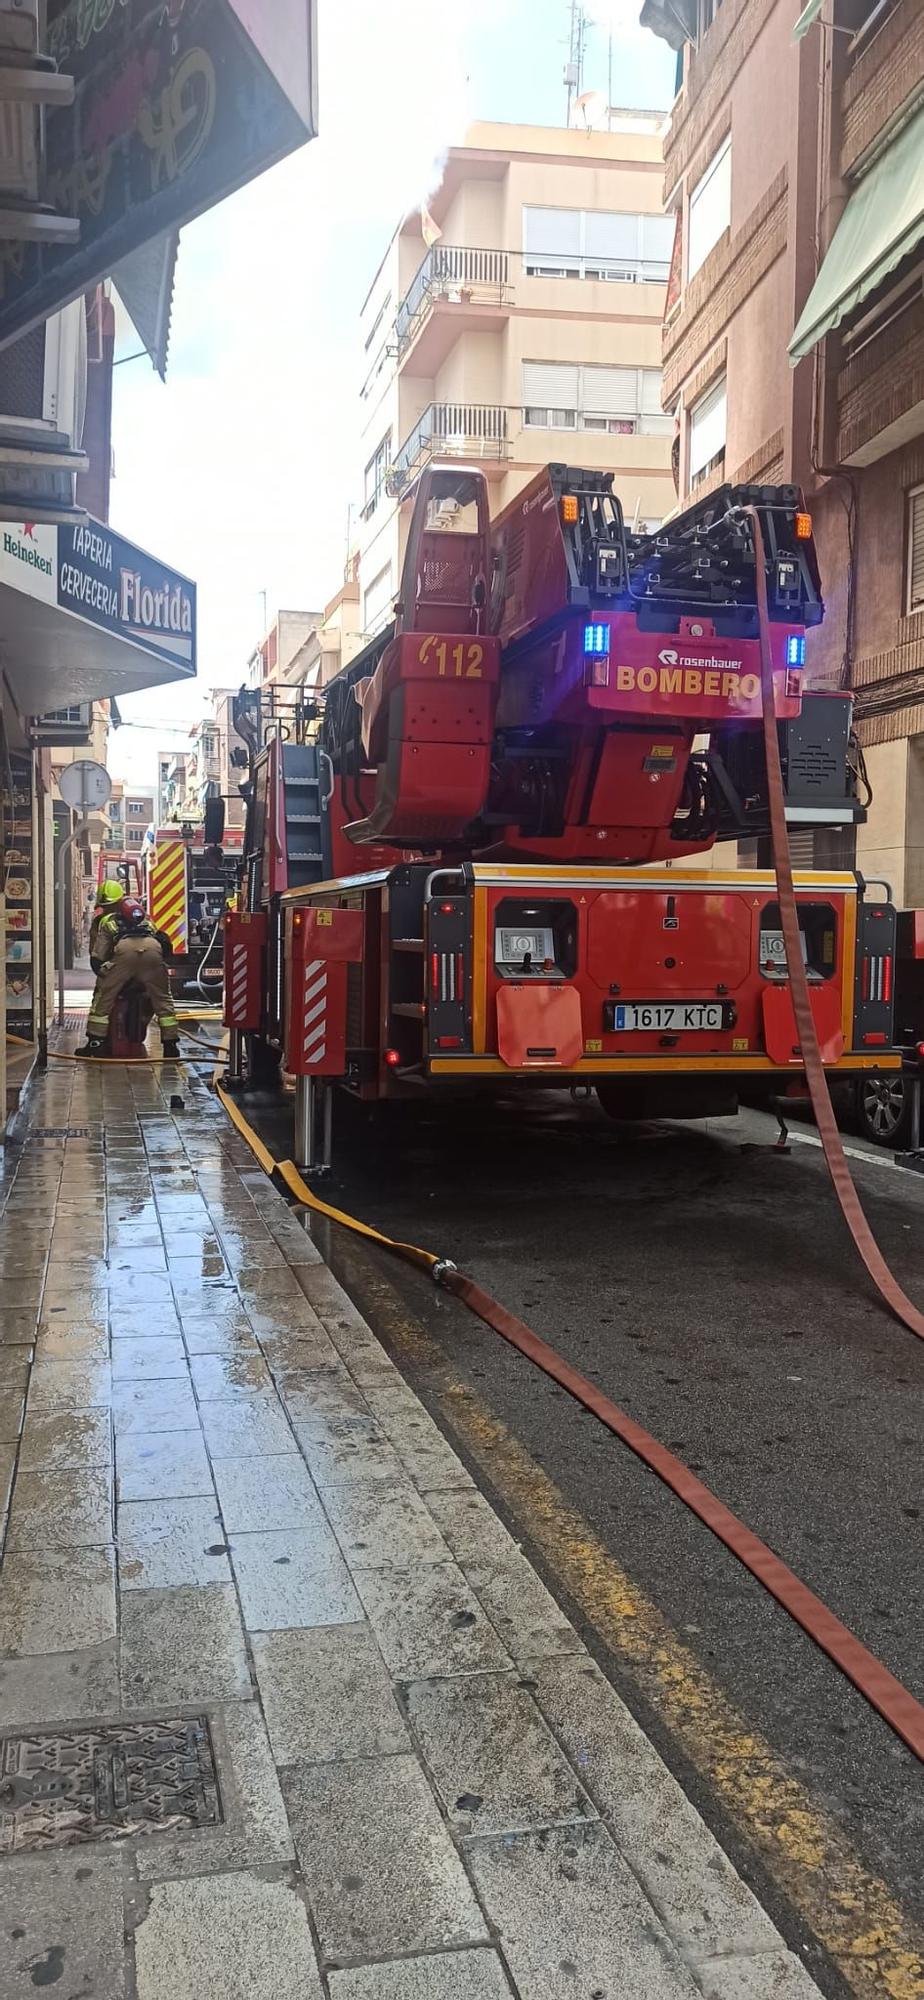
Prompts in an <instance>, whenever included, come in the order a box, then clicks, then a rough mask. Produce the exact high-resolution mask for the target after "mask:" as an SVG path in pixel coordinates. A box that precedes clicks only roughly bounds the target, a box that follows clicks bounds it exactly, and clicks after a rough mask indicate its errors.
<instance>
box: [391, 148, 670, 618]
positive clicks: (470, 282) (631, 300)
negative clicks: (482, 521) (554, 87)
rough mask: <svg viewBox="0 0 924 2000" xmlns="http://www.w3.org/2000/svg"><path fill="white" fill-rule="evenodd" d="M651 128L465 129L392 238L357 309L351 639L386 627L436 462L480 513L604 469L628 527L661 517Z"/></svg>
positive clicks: (658, 232) (660, 307)
mask: <svg viewBox="0 0 924 2000" xmlns="http://www.w3.org/2000/svg"><path fill="white" fill-rule="evenodd" d="M660 122H661V121H660V119H659V117H658V116H657V115H655V114H652V115H651V117H650V118H647V119H646V118H644V117H639V115H638V114H626V116H625V118H624V119H621V118H620V114H619V113H615V112H614V113H613V114H612V120H611V123H612V129H611V130H610V131H607V132H596V131H586V132H579V131H573V130H559V129H557V128H553V127H547V126H528V125H499V124H497V125H495V124H479V125H474V126H472V128H471V129H470V131H469V133H468V134H467V136H466V140H465V144H464V145H462V146H453V147H451V148H450V149H449V152H448V153H447V155H446V160H445V164H444V167H443V172H442V178H441V180H440V184H439V186H438V187H437V188H436V190H435V191H434V192H433V193H432V194H431V195H430V196H429V199H428V203H427V207H426V208H425V209H424V210H422V211H415V212H414V213H413V214H411V215H409V216H407V217H406V218H405V220H404V221H403V222H402V223H401V224H400V226H399V228H398V229H397V230H396V232H395V235H394V236H393V238H392V240H391V243H390V244H389V246H388V249H387V251H386V253H385V256H384V258H383V260H382V263H381V265H380V267H379V269H378V271H377V272H376V275H375V277H374V279H373V281H372V285H371V286H370V289H369V294H368V297H367V298H366V301H365V304H364V307H363V311H362V338H363V380H362V386H361V402H362V419H361V421H362V439H363V467H364V484H363V505H362V512H361V519H360V534H359V590H360V597H359V620H360V630H361V632H362V634H363V637H364V638H369V637H371V636H373V635H374V633H375V632H376V631H377V630H378V629H379V628H380V627H381V626H382V625H383V624H385V623H387V620H388V618H389V616H390V614H391V607H392V602H393V599H394V596H395V592H396V590H397V587H398V580H399V577H400V573H401V563H402V561H403V557H404V548H405V543H406V539H407V529H408V523H409V520H410V513H411V503H412V500H413V494H414V487H415V482H416V479H417V477H418V475H419V474H420V472H421V470H422V469H423V467H424V466H425V465H426V464H427V463H428V462H429V461H430V460H431V459H432V458H437V457H438V458H440V459H445V458H447V457H452V458H459V459H461V460H464V461H465V463H467V464H474V465H478V466H480V467H481V468H482V469H483V470H484V471H485V472H486V474H487V476H488V479H489V481H490V490H491V504H492V512H493V513H499V512H500V511H501V510H502V509H503V508H504V507H505V506H506V505H507V503H508V501H509V500H511V499H513V498H514V497H515V495H516V494H517V493H518V492H520V491H521V489H522V488H523V487H524V486H525V485H526V484H527V483H528V481H529V480H530V479H531V478H532V476H533V474H534V473H535V471H536V470H537V468H538V467H540V466H542V465H546V464H548V463H549V462H550V461H556V460H557V461H560V462H565V463H567V464H571V465H577V466H587V467H602V468H604V469H607V470H609V469H610V468H611V469H612V470H613V472H614V473H615V475H616V479H615V484H616V490H617V492H618V494H619V496H620V499H621V500H622V503H623V507H624V508H625V511H626V515H627V518H628V519H629V520H630V522H631V520H632V519H633V518H634V517H636V516H637V517H638V519H639V520H640V521H645V522H648V523H657V522H660V521H661V520H662V519H663V517H664V515H665V514H666V513H668V512H669V510H670V508H671V507H672V506H673V504H674V489H673V483H672V479H671V471H670V455H671V440H672V435H673V420H672V418H670V417H667V416H665V415H664V414H663V410H662V399H661V322H662V318H663V313H664V301H665V293H666V284H667V278H668V273H669V268H670V258H671V245H672V241H673V224H672V221H671V220H670V219H669V218H666V217H665V216H664V215H663V213H662V205H661V186H662V174H663V164H662V151H661V137H660ZM640 128H641V129H640ZM646 128H647V129H646Z"/></svg>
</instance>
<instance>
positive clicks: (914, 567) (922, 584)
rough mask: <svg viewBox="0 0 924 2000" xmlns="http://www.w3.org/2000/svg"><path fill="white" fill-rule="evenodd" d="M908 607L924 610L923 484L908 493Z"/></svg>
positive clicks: (914, 609) (910, 609)
mask: <svg viewBox="0 0 924 2000" xmlns="http://www.w3.org/2000/svg"><path fill="white" fill-rule="evenodd" d="M908 609H909V611H924V486H919V487H918V490H917V492H916V493H909V495H908Z"/></svg>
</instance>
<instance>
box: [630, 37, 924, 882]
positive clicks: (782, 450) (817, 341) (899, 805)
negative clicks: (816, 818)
mask: <svg viewBox="0 0 924 2000" xmlns="http://www.w3.org/2000/svg"><path fill="white" fill-rule="evenodd" d="M642 20H643V22H644V23H646V24H647V25H648V26H650V27H652V28H653V29H654V30H655V32H656V33H659V34H661V35H662V36H663V37H664V38H665V39H666V40H667V41H668V42H669V43H670V45H671V47H672V48H674V49H676V50H678V51H679V52H682V73H681V87H680V90H679V92H678V95H677V98H676V101H675V103H674V106H673V109H672V113H671V119H670V126H669V130H668V134H667V137H666V142H665V189H664V193H665V201H666V204H667V206H668V208H669V209H670V211H671V213H672V214H673V215H674V217H675V219H676V227H677V256H676V259H675V267H674V273H673V274H672V282H671V287H670V303H669V308H668V313H667V317H666V320H665V328H664V402H665V408H666V409H669V410H670V411H671V412H672V414H673V415H674V416H675V418H676V420H677V422H678V431H679V445H680V496H681V499H682V500H684V501H686V500H688V499H695V498H696V497H698V496H700V495H706V494H708V493H709V492H710V491H711V490H712V489H713V488H714V487H715V486H718V485H720V484H721V483H722V482H723V481H724V480H732V481H751V480H755V481H777V480H783V481H787V482H788V481H793V482H794V483H796V484H797V485H800V486H801V487H803V489H804V491H805V494H806V498H807V501H808V504H809V506H810V508H811V512H812V515H813V517H814V522H815V534H816V540H817V545H818V554H819V562H820V566H821V574H822V585H823V590H824V596H825V606H826V614H825V620H824V623H823V625H821V626H820V627H818V628H817V629H816V630H814V631H812V632H811V633H810V634H809V636H808V648H807V667H808V673H809V679H810V681H811V682H812V683H813V684H814V685H816V686H823V687H828V688H831V689H835V688H849V689H851V690H852V691H853V694H854V703H855V705H854V719H855V724H856V729H857V735H858V738H859V742H860V745H861V748H862V750H863V753H864V756H865V759H866V766H867V770H868V773H869V778H870V782H871V785H872V790H873V801H872V806H871V808H870V813H869V820H868V823H867V825H866V826H864V827H861V828H860V829H859V830H858V833H857V838H856V845H855V847H854V843H853V837H852V835H850V836H848V835H846V834H845V835H843V836H841V837H840V838H839V839H838V838H837V837H835V836H833V835H832V834H831V833H824V834H822V833H819V834H817V835H816V836H815V837H814V841H813V840H812V837H811V836H809V835H807V834H803V835H802V836H801V839H800V851H799V859H800V861H803V862H810V861H811V859H812V858H813V854H814V858H815V859H816V860H817V861H818V862H819V863H820V865H829V864H830V863H831V862H832V861H833V860H839V861H842V862H844V863H846V864H848V865H849V864H851V863H852V862H853V861H854V860H856V863H857V865H858V867H860V868H861V869H862V871H863V872H864V874H866V875H867V876H869V877H870V878H873V877H885V878H887V879H888V880H889V882H890V883H891V885H892V887H893V890H894V893H895V896H896V900H897V901H898V902H899V903H903V904H906V905H912V904H913V905H917V906H920V905H922V904H924V177H922V171H921V162H922V160H924V4H922V0H722V4H721V5H717V4H716V0H645V4H644V6H643V8H642ZM809 847H811V848H812V852H809V851H808V850H809Z"/></svg>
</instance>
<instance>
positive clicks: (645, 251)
mask: <svg viewBox="0 0 924 2000" xmlns="http://www.w3.org/2000/svg"><path fill="white" fill-rule="evenodd" d="M641 224H642V257H643V259H644V262H645V263H646V264H669V263H670V261H671V252H672V250H673V248H674V229H675V226H676V219H675V217H674V216H673V215H643V216H642V217H641Z"/></svg>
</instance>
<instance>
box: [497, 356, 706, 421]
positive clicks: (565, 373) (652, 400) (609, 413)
mask: <svg viewBox="0 0 924 2000" xmlns="http://www.w3.org/2000/svg"><path fill="white" fill-rule="evenodd" d="M523 421H524V423H525V424H526V426H527V427H528V428H529V429H531V430H558V431H575V430H582V431H600V432H603V433H607V434H609V435H610V436H611V437H632V436H634V435H635V434H636V433H637V432H640V431H641V432H646V433H648V434H649V435H654V436H662V435H664V436H666V435H668V434H669V433H670V432H671V431H672V430H673V418H672V417H666V416H664V414H663V412H662V409H661V370H660V368H606V367H601V366H597V365H596V364H594V363H588V364H587V365H586V366H583V367H582V366H580V365H579V364H578V363H576V362H561V361H524V363H523Z"/></svg>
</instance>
